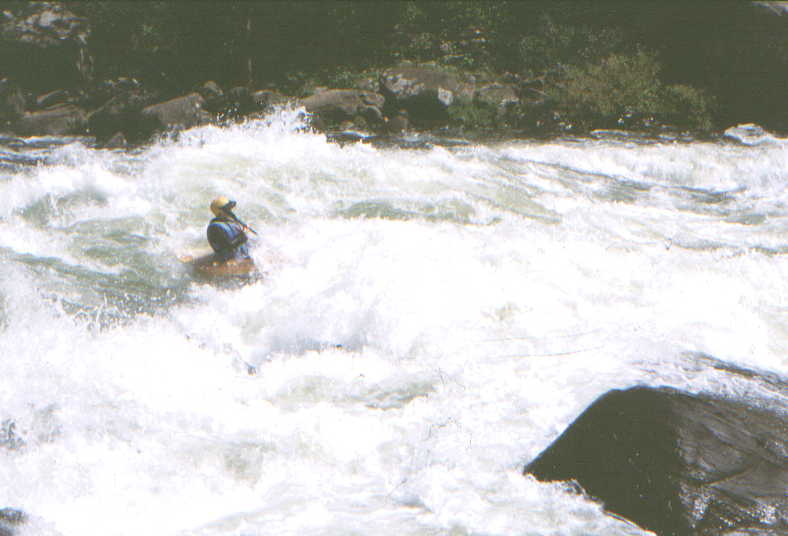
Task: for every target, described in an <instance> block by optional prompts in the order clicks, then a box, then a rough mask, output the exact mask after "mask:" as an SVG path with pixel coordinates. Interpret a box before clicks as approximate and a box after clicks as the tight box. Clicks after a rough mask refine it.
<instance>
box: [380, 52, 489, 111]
mask: <svg viewBox="0 0 788 536" xmlns="http://www.w3.org/2000/svg"><path fill="white" fill-rule="evenodd" d="M474 86H475V81H474V79H473V78H472V77H470V76H461V75H459V74H454V73H450V72H447V71H445V70H442V69H440V68H438V67H433V66H429V65H402V66H399V67H395V68H392V69H388V70H386V71H385V72H384V73H383V74H382V75H381V78H380V89H381V92H382V93H383V95H384V96H385V98H386V107H387V109H389V110H401V109H404V110H407V111H408V113H409V114H410V117H411V119H412V120H413V121H414V122H434V121H445V120H447V119H448V108H449V106H451V105H452V104H453V103H454V102H455V101H456V100H458V99H462V100H467V101H470V100H472V99H473V93H474Z"/></svg>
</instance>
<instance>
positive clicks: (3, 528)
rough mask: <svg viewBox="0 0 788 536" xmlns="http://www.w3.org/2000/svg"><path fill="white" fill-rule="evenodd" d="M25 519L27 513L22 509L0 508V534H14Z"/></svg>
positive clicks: (1, 535)
mask: <svg viewBox="0 0 788 536" xmlns="http://www.w3.org/2000/svg"><path fill="white" fill-rule="evenodd" d="M26 521H27V515H26V514H25V513H24V512H23V511H22V510H17V509H15V508H3V509H2V510H0V536H14V534H16V532H17V530H16V529H17V527H19V526H21V525H23V524H24V523H25V522H26Z"/></svg>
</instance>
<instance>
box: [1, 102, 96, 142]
mask: <svg viewBox="0 0 788 536" xmlns="http://www.w3.org/2000/svg"><path fill="white" fill-rule="evenodd" d="M13 127H14V131H15V132H16V133H17V134H20V135H22V136H69V135H79V134H84V133H85V132H86V131H87V114H86V113H85V111H84V110H83V109H82V108H79V107H78V106H75V105H73V104H62V105H59V106H53V107H51V108H47V109H45V110H40V111H37V112H28V113H25V114H24V115H22V117H20V118H19V119H18V120H17V121H16V123H15V124H14V125H13Z"/></svg>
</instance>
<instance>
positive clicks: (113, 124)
mask: <svg viewBox="0 0 788 536" xmlns="http://www.w3.org/2000/svg"><path fill="white" fill-rule="evenodd" d="M147 101H148V99H147V97H146V95H145V94H144V93H143V92H141V91H138V90H128V91H120V92H119V93H118V94H117V95H116V96H114V97H112V98H111V99H109V100H108V101H107V102H105V103H104V104H103V105H102V106H101V107H99V108H98V109H97V110H94V111H93V112H91V113H90V114H89V115H88V129H89V132H90V133H91V134H92V135H93V136H95V137H96V140H97V141H98V142H99V143H105V142H107V140H109V139H110V138H111V137H114V136H115V134H117V133H119V132H120V133H122V134H123V136H124V138H126V139H128V140H129V141H132V142H135V143H137V142H141V141H144V140H145V139H147V138H148V137H149V136H150V135H151V134H152V133H153V132H154V131H155V130H156V129H157V128H159V126H160V125H159V120H158V118H157V117H154V116H146V115H143V113H142V110H143V109H144V107H145V105H146V103H147Z"/></svg>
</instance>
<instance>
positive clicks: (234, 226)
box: [207, 217, 249, 261]
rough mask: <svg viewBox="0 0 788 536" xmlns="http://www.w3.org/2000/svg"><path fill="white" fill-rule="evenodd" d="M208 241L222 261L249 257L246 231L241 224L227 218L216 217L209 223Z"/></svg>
mask: <svg viewBox="0 0 788 536" xmlns="http://www.w3.org/2000/svg"><path fill="white" fill-rule="evenodd" d="M207 232H208V243H209V244H210V245H211V248H213V251H214V254H215V255H216V257H217V258H218V259H219V260H221V261H227V260H230V259H248V258H249V247H248V246H247V245H246V233H244V230H243V227H241V225H240V224H238V223H236V222H234V221H231V220H229V219H227V218H221V217H220V218H214V219H212V220H211V223H209V224H208V231H207Z"/></svg>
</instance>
